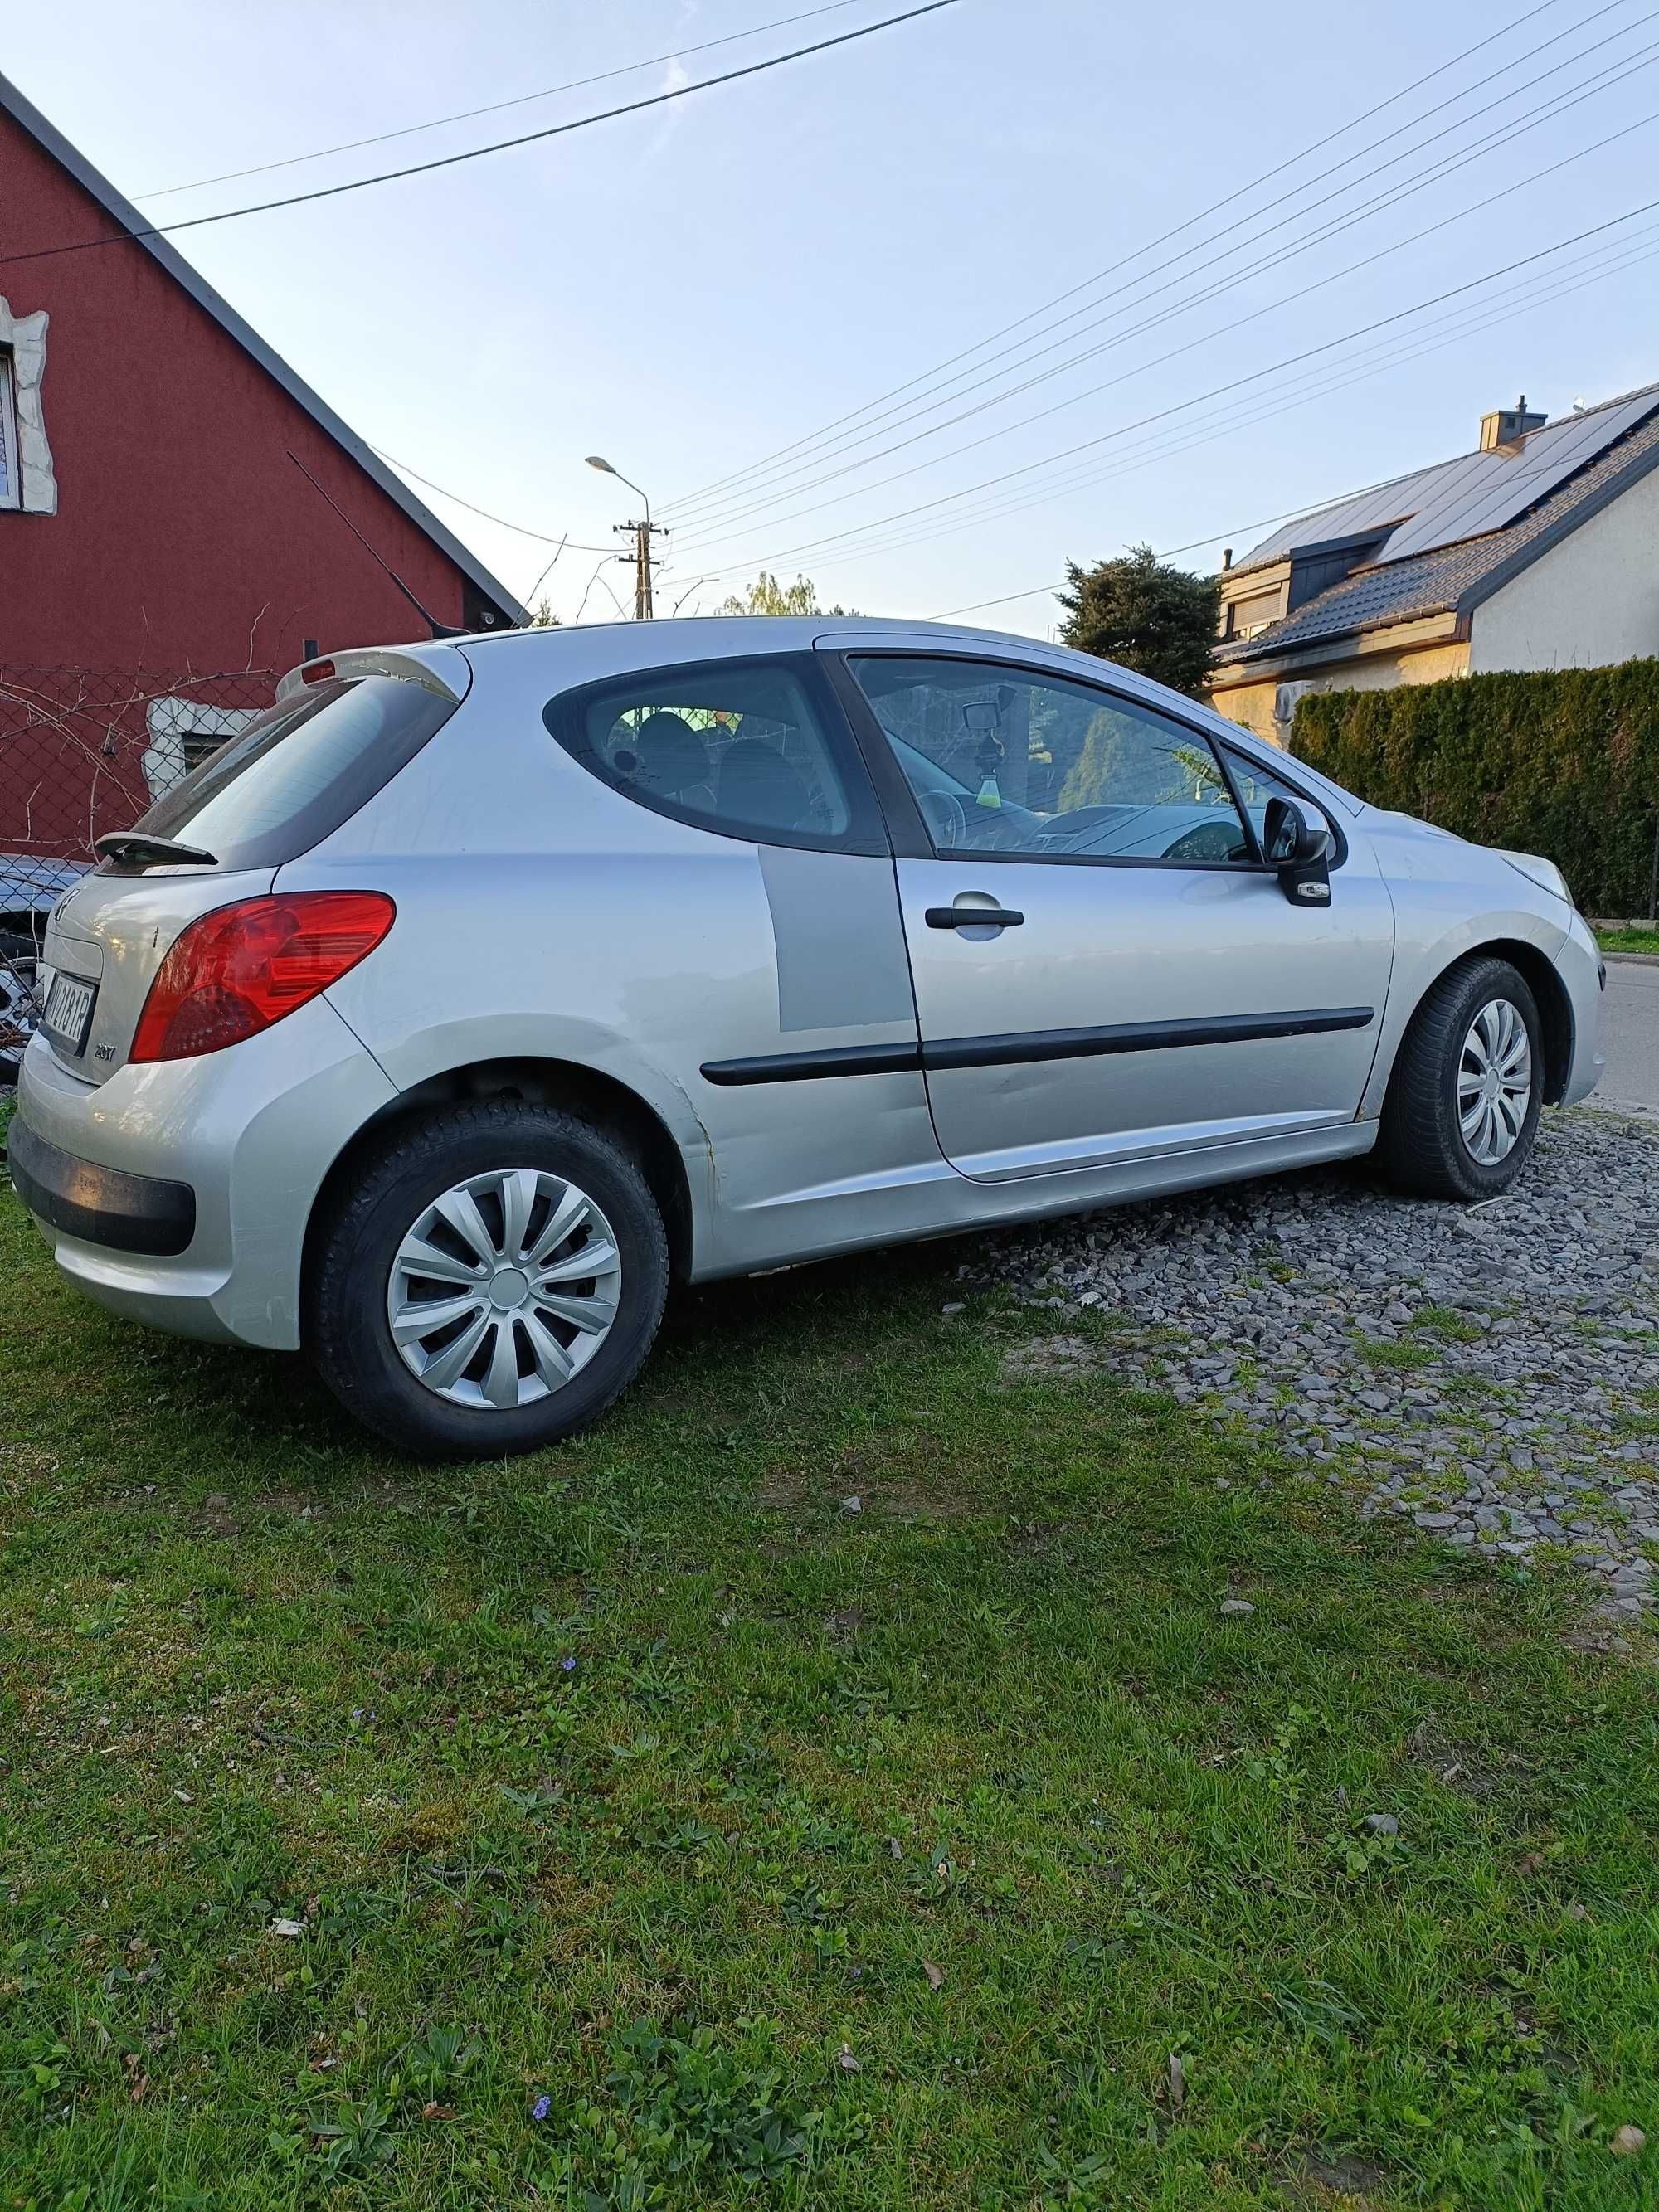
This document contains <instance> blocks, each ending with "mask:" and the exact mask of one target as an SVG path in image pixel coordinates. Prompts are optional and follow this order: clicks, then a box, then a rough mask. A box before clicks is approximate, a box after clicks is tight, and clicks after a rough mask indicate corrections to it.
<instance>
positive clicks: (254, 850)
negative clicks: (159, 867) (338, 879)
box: [137, 676, 455, 868]
mask: <svg viewBox="0 0 1659 2212" xmlns="http://www.w3.org/2000/svg"><path fill="white" fill-rule="evenodd" d="M454 711H455V702H454V701H453V699H450V698H447V697H445V696H442V695H441V694H440V693H438V692H436V691H429V690H427V689H426V687H425V686H424V685H423V684H416V683H412V682H410V681H408V680H406V679H404V678H398V677H392V676H356V677H337V678H335V679H334V680H333V681H332V682H331V683H328V684H315V685H310V686H307V689H306V690H304V691H302V692H301V693H299V694H297V695H296V696H295V697H293V698H291V699H283V700H279V701H278V702H277V703H276V706H274V707H267V708H266V709H265V710H264V714H258V715H256V716H255V718H254V719H253V720H252V721H251V722H250V723H249V724H248V726H247V727H246V729H245V730H243V731H242V732H240V735H238V736H237V737H235V738H232V740H231V741H230V743H229V744H226V745H222V746H221V747H220V749H219V750H218V751H217V752H216V753H214V754H213V755H211V756H210V758H208V759H207V760H204V762H203V763H202V764H201V766H200V767H199V768H196V769H191V773H190V774H189V775H187V776H185V778H184V780H183V781H182V782H179V783H176V784H174V786H173V788H172V790H171V791H169V792H167V793H166V794H165V796H164V797H162V798H161V799H157V801H156V802H155V805H154V806H152V807H151V808H150V810H149V813H148V814H146V815H145V816H144V817H143V820H142V821H140V822H139V823H138V824H137V827H138V828H139V829H143V830H147V831H149V834H150V835H151V836H155V837H174V838H177V839H178V840H179V842H180V843H181V844H185V845H196V846H199V847H201V848H203V849H204V851H206V852H210V853H211V854H213V857H214V859H215V860H216V861H217V862H218V863H219V865H220V866H221V867H224V868H263V867H280V866H282V865H283V862H284V861H287V860H297V859H298V858H299V856H300V854H301V853H306V852H309V851H310V849H311V848H312V847H313V845H315V844H316V843H318V842H319V840H320V839H322V838H324V837H326V836H328V835H329V834H330V833H331V831H332V830H335V829H338V828H339V826H340V824H341V823H343V822H347V821H349V820H350V818H351V817H352V816H353V815H354V814H355V813H356V811H357V810H358V808H359V807H360V806H362V805H365V804H366V803H367V802H368V800H369V799H372V798H373V797H374V793H376V792H377V791H379V790H380V788H381V787H382V786H383V785H384V784H386V783H387V782H389V781H391V779H392V777H393V776H394V775H397V773H398V769H401V768H402V767H404V764H405V763H407V762H409V761H410V760H412V759H413V758H414V757H415V755H416V753H417V752H419V750H421V747H422V745H423V744H426V742H427V740H428V738H431V737H432V736H434V735H435V732H437V731H438V730H440V729H441V728H442V726H443V725H444V724H445V723H446V722H447V720H449V717H450V716H451V715H452V714H453V713H454ZM150 865H152V866H154V865H155V863H154V862H152V863H151V864H150Z"/></svg>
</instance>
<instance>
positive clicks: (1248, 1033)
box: [921, 1006, 1375, 1068]
mask: <svg viewBox="0 0 1659 2212" xmlns="http://www.w3.org/2000/svg"><path fill="white" fill-rule="evenodd" d="M1374 1019H1375V1014H1374V1012H1373V1010H1372V1008H1370V1006H1328V1007H1323V1008H1320V1009H1316V1010H1315V1011H1314V1012H1309V1013H1301V1014H1204V1015H1201V1016H1200V1017H1199V1018H1198V1019H1196V1020H1194V1021H1184V1022H1114V1023H1113V1024H1111V1025H1110V1027H1109V1028H1107V1029H1101V1030H1026V1031H1025V1032H1024V1034H1023V1035H1022V1034H1016V1035H1014V1036H979V1037H941V1038H940V1039H939V1042H937V1043H936V1044H925V1045H923V1047H922V1048H921V1059H922V1065H923V1066H925V1067H941V1068H942V1067H1018V1066H1022V1065H1024V1063H1025V1062H1027V1061H1029V1060H1094V1059H1097V1058H1102V1057H1103V1056H1105V1055H1106V1054H1109V1053H1118V1052H1167V1051H1169V1050H1170V1048H1173V1047H1175V1046H1177V1045H1184V1044H1253V1043H1255V1042H1256V1041H1257V1040H1258V1039H1260V1038H1262V1037H1293V1036H1317V1035H1319V1034H1320V1033H1321V1032H1322V1031H1324V1030H1363V1029H1364V1028H1365V1027H1366V1025H1367V1024H1369V1023H1370V1022H1371V1021H1372V1020H1374Z"/></svg>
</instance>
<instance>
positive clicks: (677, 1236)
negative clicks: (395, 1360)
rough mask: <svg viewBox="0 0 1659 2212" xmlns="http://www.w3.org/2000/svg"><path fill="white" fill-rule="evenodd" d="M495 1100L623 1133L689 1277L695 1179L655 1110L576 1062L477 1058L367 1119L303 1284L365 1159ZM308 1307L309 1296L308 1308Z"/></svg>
mask: <svg viewBox="0 0 1659 2212" xmlns="http://www.w3.org/2000/svg"><path fill="white" fill-rule="evenodd" d="M490 1098H504V1099H522V1100H524V1101H525V1102H526V1103H529V1104H532V1105H548V1106H560V1107H562V1108H563V1109H565V1110H566V1111H567V1112H568V1113H574V1114H575V1115H579V1116H580V1118H581V1119H582V1120H583V1121H592V1123H593V1124H594V1126H595V1127H599V1128H604V1129H606V1130H608V1131H610V1132H611V1133H614V1134H616V1135H618V1136H620V1137H621V1138H622V1139H623V1141H624V1142H625V1143H626V1144H627V1146H628V1147H629V1151H630V1152H632V1153H633V1154H634V1157H635V1159H636V1160H637V1161H638V1163H639V1165H640V1170H641V1173H642V1174H643V1176H645V1179H646V1182H647V1184H648V1185H649V1186H650V1190H651V1194H652V1196H653V1198H654V1199H655V1200H656V1201H657V1205H658V1206H659V1209H660V1210H661V1213H662V1218H663V1226H664V1228H665V1231H667V1236H668V1253H669V1261H670V1264H671V1267H672V1268H673V1271H674V1273H675V1275H676V1277H677V1278H678V1279H679V1280H681V1281H684V1279H686V1278H687V1277H688V1276H689V1275H690V1270H691V1252H692V1239H693V1223H694V1219H695V1215H694V1211H693V1207H692V1203H691V1186H690V1177H689V1176H688V1175H687V1173H686V1166H685V1158H684V1153H683V1152H681V1149H680V1146H679V1145H678V1142H677V1141H676V1139H675V1138H674V1135H673V1133H672V1132H671V1130H670V1128H669V1127H668V1126H667V1124H666V1123H665V1121H663V1119H662V1116H661V1115H659V1113H658V1112H657V1110H656V1109H655V1108H654V1107H653V1106H652V1105H651V1104H649V1103H648V1102H647V1100H645V1099H644V1098H642V1097H641V1096H640V1095H639V1093H638V1092H637V1091H632V1090H630V1089H629V1086H628V1085H626V1084H625V1083H623V1082H621V1081H619V1080H618V1079H617V1077H615V1076H613V1075H607V1074H605V1073H601V1072H600V1071H599V1069H597V1068H593V1067H585V1066H582V1065H581V1064H580V1062H578V1061H575V1060H542V1059H535V1058H518V1059H500V1060H478V1061H474V1062H471V1063H470V1064H469V1065H467V1066H460V1067H451V1068H446V1069H444V1070H443V1071H442V1072H441V1073H436V1074H433V1075H428V1076H427V1077H425V1078H424V1079H422V1081H421V1082H419V1083H416V1084H413V1085H410V1088H409V1089H408V1090H407V1091H399V1092H398V1095H397V1097H395V1098H393V1099H392V1100H390V1101H389V1102H388V1103H386V1105H385V1106H384V1107H382V1108H381V1109H380V1112H379V1113H378V1114H375V1115H372V1116H371V1117H370V1119H369V1120H368V1121H365V1122H364V1124H363V1126H362V1128H360V1129H359V1130H358V1131H357V1132H356V1134H355V1135H354V1136H353V1137H352V1139H351V1140H350V1142H349V1144H347V1145H346V1146H344V1148H343V1150H342V1151H341V1152H340V1153H339V1155H338V1156H337V1158H336V1159H335V1161H334V1163H333V1164H332V1166H331V1168H330V1169H329V1171H328V1173H327V1175H326V1176H325V1177H324V1178H323V1182H322V1184H321V1187H320V1188H319V1190H318V1192H317V1195H316V1197H315V1199H314V1200H313V1202H312V1207H311V1212H310V1215H309V1217H308V1218H307V1224H306V1237H305V1249H304V1253H303V1256H302V1259H301V1279H302V1282H304V1283H306V1284H309V1282H310V1281H311V1280H312V1277H313V1269H314V1267H315V1264H316V1259H317V1249H318V1247H319V1243H320V1242H321V1238H322V1234H323V1229H324V1225H325V1223H326V1221H327V1219H328V1218H329V1215H330V1212H331V1210H332V1207H333V1204H334V1200H335V1198H336V1196H337V1194H338V1193H339V1192H340V1191H341V1190H342V1189H343V1188H344V1186H345V1185H346V1184H347V1183H348V1182H349V1180H350V1178H351V1176H352V1173H353V1171H354V1170H355V1169H356V1166H357V1164H359V1162H361V1161H362V1158H364V1156H365V1154H367V1153H368V1152H371V1151H374V1150H375V1149H376V1148H377V1147H378V1146H380V1145H383V1144H385V1143H386V1141H387V1140H388V1139H390V1138H392V1137H393V1136H395V1135H396V1134H398V1133H399V1132H400V1131H401V1130H403V1129H404V1128H405V1127H408V1126H409V1125H410V1123H412V1122H415V1121H419V1120H420V1119H421V1118H422V1116H423V1115H428V1114H430V1113H433V1112H435V1110H437V1109H439V1108H441V1107H445V1106H458V1105H465V1104H468V1103H471V1102H473V1101H476V1100H482V1099H490ZM303 1305H304V1300H303V1298H302V1300H301V1306H302V1310H303Z"/></svg>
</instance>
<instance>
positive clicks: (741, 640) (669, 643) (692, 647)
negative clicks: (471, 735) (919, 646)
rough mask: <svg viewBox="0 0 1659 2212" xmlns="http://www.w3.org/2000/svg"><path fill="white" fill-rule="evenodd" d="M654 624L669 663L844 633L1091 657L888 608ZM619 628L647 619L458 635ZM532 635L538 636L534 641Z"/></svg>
mask: <svg viewBox="0 0 1659 2212" xmlns="http://www.w3.org/2000/svg"><path fill="white" fill-rule="evenodd" d="M648 629H649V630H650V632H651V633H652V634H653V635H654V636H659V637H660V640H661V643H662V646H663V648H664V650H663V656H662V657H663V665H665V667H671V666H672V665H673V664H674V663H675V662H676V661H679V660H698V659H702V657H703V656H704V654H705V653H713V652H714V651H716V650H718V652H719V653H720V656H721V657H722V658H723V657H725V656H726V655H727V654H731V655H734V656H735V655H737V654H740V653H800V652H804V651H805V650H807V649H808V648H809V647H811V646H813V645H815V644H817V641H819V640H820V639H821V638H827V637H833V636H837V635H848V636H859V637H864V636H877V635H890V636H893V637H903V638H906V639H915V638H921V637H927V638H929V639H932V638H937V639H938V640H939V642H940V643H941V644H943V645H975V646H985V645H993V646H995V647H998V648H1000V649H1001V650H1004V651H1006V650H1007V649H1008V648H1010V647H1012V648H1013V649H1014V650H1015V651H1017V652H1021V653H1041V654H1042V657H1043V658H1044V659H1055V660H1084V659H1088V658H1090V656H1088V655H1085V654H1081V653H1073V650H1072V649H1071V647H1068V646H1061V645H1051V644H1048V643H1047V642H1046V641H1044V640H1042V639H1041V638H1035V637H1022V636H1020V635H1018V634H1016V633H1015V632H1012V631H1008V630H994V629H964V628H963V627H961V626H960V625H958V624H957V623H934V622H905V621H903V620H902V619H900V618H898V617H892V616H885V615H678V616H671V617H666V618H659V619H658V620H657V621H655V622H653V623H650V624H649V625H648ZM618 632H621V633H623V634H625V635H629V636H630V637H638V636H640V635H641V625H640V624H639V623H635V622H614V623H581V624H580V625H575V624H572V625H570V626H569V627H565V626H563V625H557V626H555V627H551V628H549V629H514V630H481V631H479V632H478V633H477V635H476V636H468V637H465V638H463V639H459V640H457V641H455V642H457V643H459V644H464V645H465V646H466V647H468V649H469V651H470V650H471V647H474V646H475V645H479V646H483V645H487V646H489V648H490V650H491V651H492V653H494V652H498V651H507V652H515V651H516V652H523V651H524V650H525V649H526V646H530V647H531V649H532V650H536V649H539V650H540V651H543V652H547V651H550V650H551V651H557V650H559V649H560V641H564V642H566V643H568V641H570V640H571V639H573V638H576V637H592V636H594V635H596V634H599V635H602V634H605V633H611V634H613V635H614V634H616V633H618ZM531 641H535V642H534V644H533V645H532V642H531ZM1096 665H1099V664H1098V663H1097V664H1096Z"/></svg>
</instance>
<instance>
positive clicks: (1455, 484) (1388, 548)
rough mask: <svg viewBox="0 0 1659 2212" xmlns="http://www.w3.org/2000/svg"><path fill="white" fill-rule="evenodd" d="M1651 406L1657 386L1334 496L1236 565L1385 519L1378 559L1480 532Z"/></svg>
mask: <svg viewBox="0 0 1659 2212" xmlns="http://www.w3.org/2000/svg"><path fill="white" fill-rule="evenodd" d="M1656 411H1659V385H1650V386H1648V387H1647V388H1646V390H1644V391H1642V392H1632V393H1631V394H1630V395H1629V397H1628V398H1624V399H1616V400H1613V401H1611V402H1610V403H1609V404H1607V406H1605V407H1596V408H1592V409H1590V410H1588V411H1587V412H1586V413H1584V414H1583V415H1565V416H1562V418H1561V420H1560V421H1559V422H1549V423H1546V424H1545V426H1544V428H1542V429H1541V430H1533V431H1529V432H1528V435H1527V436H1526V437H1525V439H1524V440H1523V441H1522V442H1521V444H1520V445H1519V446H1518V447H1512V448H1510V450H1509V451H1508V452H1502V451H1498V452H1494V453H1459V454H1458V455H1456V456H1455V459H1451V460H1449V461H1437V462H1435V463H1434V464H1432V465H1431V466H1430V467H1428V468H1425V469H1417V470H1414V471H1413V472H1412V473H1411V474H1410V475H1409V476H1403V477H1393V478H1391V479H1390V481H1389V483H1384V484H1378V485H1376V487H1374V488H1373V489H1370V490H1369V491H1363V492H1358V493H1356V494H1355V495H1354V496H1353V497H1352V499H1345V500H1338V501H1336V502H1335V503H1334V505H1333V506H1330V507H1318V508H1316V510H1315V511H1314V512H1313V513H1310V514H1301V515H1297V517H1296V519H1295V520H1294V521H1291V522H1287V523H1285V524H1283V525H1281V526H1280V527H1279V529H1278V530H1276V531H1274V532H1273V535H1272V536H1271V537H1269V538H1263V539H1262V541H1261V544H1259V545H1256V546H1254V547H1253V548H1252V549H1251V550H1250V551H1249V553H1248V554H1247V555H1246V556H1245V557H1244V559H1243V561H1242V562H1239V563H1238V568H1240V569H1245V568H1260V567H1261V566H1262V565H1263V564H1264V563H1265V562H1269V561H1278V560H1282V559H1284V557H1285V555H1287V554H1290V553H1294V552H1296V551H1297V550H1298V549H1299V548H1301V547H1303V546H1305V545H1314V544H1320V543H1322V541H1323V540H1325V539H1327V538H1357V537H1358V536H1359V535H1360V534H1361V533H1362V532H1365V531H1367V530H1372V529H1377V530H1380V529H1381V528H1383V526H1384V525H1385V524H1387V523H1389V522H1398V524H1399V526H1398V528H1396V529H1395V531H1394V532H1392V533H1391V535H1390V536H1389V538H1388V541H1387V543H1386V544H1384V545H1383V547H1382V549H1381V550H1379V551H1378V552H1377V553H1376V555H1374V556H1372V557H1373V559H1374V560H1375V561H1376V562H1378V563H1379V564H1380V563H1381V562H1385V561H1401V560H1405V559H1407V557H1408V556H1410V555H1412V554H1413V553H1426V552H1430V551H1431V550H1434V549H1435V548H1437V547H1439V546H1443V545H1456V544H1462V542H1463V540H1464V539H1465V538H1480V537H1484V536H1485V535H1486V532H1488V531H1492V530H1502V529H1503V528H1504V526H1506V525H1507V524H1509V523H1511V522H1513V521H1514V520H1516V517H1517V516H1518V515H1522V514H1524V513H1526V511H1527V509H1528V507H1534V506H1536V504H1537V503H1538V501H1540V500H1541V499H1547V497H1548V496H1549V495H1550V493H1551V492H1553V491H1554V490H1555V489H1557V487H1558V486H1559V484H1561V483H1564V482H1565V480H1566V478H1567V477H1570V476H1571V475H1573V474H1574V473H1575V472H1576V471H1577V470H1579V469H1581V468H1583V467H1585V466H1586V465H1588V464H1589V462H1591V461H1593V460H1595V459H1596V458H1597V456H1598V455H1599V454H1601V453H1605V452H1606V451H1607V447H1609V446H1611V445H1613V443H1614V442H1615V441H1617V440H1618V439H1620V438H1622V437H1624V436H1625V435H1626V433H1627V432H1629V431H1631V430H1633V429H1634V428H1636V426H1637V424H1638V422H1642V421H1644V419H1645V418H1646V417H1647V416H1650V415H1651V414H1653V413H1655V412H1656ZM1402 517H1403V518H1404V520H1401V518H1402Z"/></svg>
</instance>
